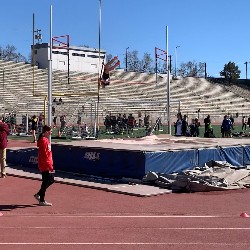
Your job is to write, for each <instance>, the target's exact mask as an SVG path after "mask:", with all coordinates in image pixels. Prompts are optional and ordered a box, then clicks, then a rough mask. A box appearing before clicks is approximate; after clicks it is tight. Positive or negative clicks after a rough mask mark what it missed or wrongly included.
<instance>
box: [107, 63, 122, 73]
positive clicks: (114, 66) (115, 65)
mask: <svg viewBox="0 0 250 250" xmlns="http://www.w3.org/2000/svg"><path fill="white" fill-rule="evenodd" d="M119 65H120V61H117V62H116V64H114V65H113V66H111V67H110V68H109V71H111V70H114V69H115V68H116V67H118V66H119Z"/></svg>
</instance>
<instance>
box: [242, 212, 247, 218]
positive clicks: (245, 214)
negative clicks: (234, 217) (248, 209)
mask: <svg viewBox="0 0 250 250" xmlns="http://www.w3.org/2000/svg"><path fill="white" fill-rule="evenodd" d="M240 217H242V218H248V217H249V215H248V214H247V213H242V214H241V215H240Z"/></svg>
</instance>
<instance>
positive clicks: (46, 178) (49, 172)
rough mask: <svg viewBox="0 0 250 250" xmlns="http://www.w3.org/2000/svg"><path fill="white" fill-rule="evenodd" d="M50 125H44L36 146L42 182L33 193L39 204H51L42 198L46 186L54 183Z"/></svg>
mask: <svg viewBox="0 0 250 250" xmlns="http://www.w3.org/2000/svg"><path fill="white" fill-rule="evenodd" d="M51 132H52V130H51V127H49V126H47V125H44V126H43V130H42V133H41V134H40V136H39V138H38V141H37V147H38V168H39V170H40V172H41V174H42V184H41V188H40V190H39V192H38V193H36V194H35V195H34V197H35V199H36V200H37V201H38V202H39V205H40V206H52V204H51V203H49V202H47V201H45V200H44V197H45V193H46V190H47V188H48V187H49V186H50V185H52V184H53V183H54V175H53V172H54V167H53V158H52V151H51V144H50V141H49V137H50V135H51Z"/></svg>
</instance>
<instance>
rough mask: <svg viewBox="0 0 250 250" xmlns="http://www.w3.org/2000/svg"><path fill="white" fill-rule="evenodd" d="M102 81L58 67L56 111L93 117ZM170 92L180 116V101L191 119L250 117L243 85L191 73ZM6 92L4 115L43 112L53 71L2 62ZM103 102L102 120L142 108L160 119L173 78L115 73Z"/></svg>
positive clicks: (0, 82)
mask: <svg viewBox="0 0 250 250" xmlns="http://www.w3.org/2000/svg"><path fill="white" fill-rule="evenodd" d="M97 80H98V74H96V73H80V72H70V73H69V78H68V73H67V72H64V71H58V70H55V71H53V74H52V95H53V98H57V99H59V97H61V98H62V99H63V104H61V105H54V106H55V109H56V111H55V115H56V116H58V117H59V116H61V115H63V114H66V115H67V117H70V118H71V122H72V123H75V122H76V119H77V116H78V115H79V114H83V116H84V119H93V112H94V110H95V108H96V107H95V103H96V102H97V101H98V98H97V94H98V83H97ZM170 90H171V101H173V102H172V103H171V116H172V119H174V120H175V118H176V114H177V112H178V108H179V103H180V108H181V112H182V113H183V114H188V116H189V117H196V116H197V115H198V116H199V117H201V118H202V117H205V116H206V115H208V114H210V115H211V116H215V117H218V119H220V120H222V118H223V116H224V115H225V114H233V115H234V116H235V115H236V113H238V114H239V115H240V116H243V115H245V116H249V115H250V95H249V90H246V89H245V88H242V87H240V86H236V85H231V86H223V85H222V84H219V83H213V82H209V81H207V80H206V79H203V78H192V77H188V78H184V79H178V80H171V83H170ZM0 93H1V97H2V98H1V100H0V108H1V112H2V113H10V112H16V113H17V115H18V114H19V115H20V116H21V115H25V114H26V113H27V112H28V113H29V114H30V115H33V114H37V115H39V114H40V113H43V112H44V110H45V111H46V107H44V103H46V97H47V93H48V71H47V70H44V69H43V70H42V69H38V68H37V67H36V66H35V67H32V66H31V65H30V64H26V63H14V62H11V61H3V60H0ZM99 101H100V102H99V106H98V109H99V110H98V112H99V114H100V115H101V117H102V118H103V117H105V116H106V114H107V113H109V112H112V114H117V113H126V114H129V113H134V114H135V115H136V114H137V113H138V112H139V111H141V112H142V114H144V113H145V114H146V113H147V114H150V115H151V116H152V117H154V118H156V117H157V116H159V114H160V113H162V112H163V111H164V108H165V106H166V102H167V78H166V76H164V75H158V79H157V83H156V76H155V74H147V73H138V72H124V71H121V70H117V71H113V72H112V73H111V84H110V85H109V86H106V88H104V89H103V88H100V90H99ZM83 107H84V111H82V108H83ZM198 111H199V112H198ZM72 115H73V116H74V118H72ZM102 118H101V120H102ZM68 119H69V118H68Z"/></svg>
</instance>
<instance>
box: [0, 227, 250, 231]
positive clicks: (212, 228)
mask: <svg viewBox="0 0 250 250" xmlns="http://www.w3.org/2000/svg"><path fill="white" fill-rule="evenodd" d="M0 229H65V230H68V229H84V230H87V229H94V230H97V229H99V230H106V229H123V230H125V229H130V230H133V229H134V230H137V229H140V230H152V229H153V230H250V228H249V227H207V228H203V227H185V228H183V227H112V228H111V227H25V226H22V227H8V226H6V227H0Z"/></svg>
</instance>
